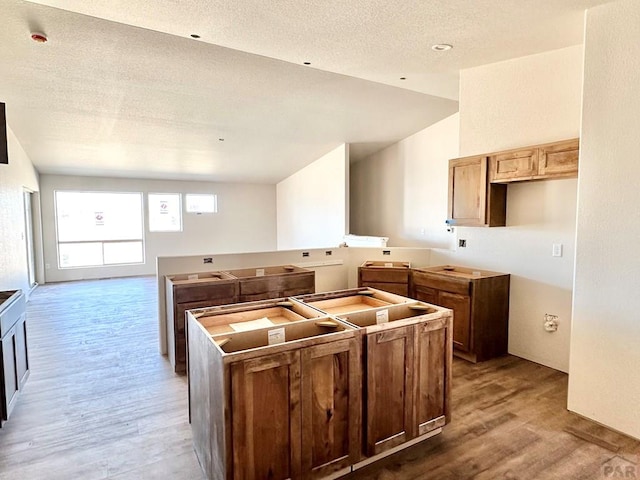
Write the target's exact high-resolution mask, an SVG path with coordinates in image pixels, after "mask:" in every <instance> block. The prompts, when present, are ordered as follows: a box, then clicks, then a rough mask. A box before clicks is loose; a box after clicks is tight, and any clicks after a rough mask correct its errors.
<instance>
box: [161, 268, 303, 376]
mask: <svg viewBox="0 0 640 480" xmlns="http://www.w3.org/2000/svg"><path fill="white" fill-rule="evenodd" d="M314 291H315V272H313V271H312V270H307V269H304V268H300V267H295V266H293V265H280V266H273V267H259V268H245V269H240V270H231V271H224V272H203V273H192V274H184V275H172V276H168V277H166V311H167V339H168V348H167V353H168V356H169V362H170V363H171V365H172V366H173V367H174V371H175V372H176V373H186V371H187V367H186V358H187V355H186V348H187V344H186V340H185V312H186V311H187V310H192V309H199V308H204V307H213V306H217V305H229V304H235V303H238V302H251V301H259V300H266V299H274V298H283V297H288V296H294V295H302V294H307V293H313V292H314Z"/></svg>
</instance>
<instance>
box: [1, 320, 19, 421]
mask: <svg viewBox="0 0 640 480" xmlns="http://www.w3.org/2000/svg"><path fill="white" fill-rule="evenodd" d="M2 371H3V376H4V385H3V387H4V391H3V394H4V395H3V400H4V402H3V403H4V408H3V410H4V412H3V413H4V420H6V419H7V418H9V415H11V410H13V407H14V406H15V400H16V398H17V395H18V376H17V370H16V335H15V327H14V328H12V329H11V330H9V332H7V334H6V335H5V336H4V338H3V339H2Z"/></svg>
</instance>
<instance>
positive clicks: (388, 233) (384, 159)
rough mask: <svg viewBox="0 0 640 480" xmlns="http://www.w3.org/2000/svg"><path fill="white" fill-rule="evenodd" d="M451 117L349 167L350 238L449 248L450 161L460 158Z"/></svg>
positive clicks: (455, 117) (454, 117) (455, 119)
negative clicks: (447, 219)
mask: <svg viewBox="0 0 640 480" xmlns="http://www.w3.org/2000/svg"><path fill="white" fill-rule="evenodd" d="M459 122H460V117H459V115H458V114H457V113H456V114H453V115H451V116H449V117H447V118H445V119H443V120H441V121H439V122H437V123H435V124H433V125H431V126H429V127H427V128H425V129H423V130H421V131H419V132H418V133H415V134H414V135H411V136H410V137H407V138H405V139H404V140H401V141H400V142H398V143H395V144H393V145H391V146H389V147H387V148H385V149H384V150H381V151H380V152H377V153H375V154H373V155H371V156H369V157H367V158H365V159H363V160H360V161H358V162H355V163H353V164H351V175H350V194H351V215H350V218H351V228H350V233H354V234H358V235H373V236H384V237H389V242H388V245H392V246H394V247H403V246H423V247H432V248H435V247H440V248H449V247H450V244H451V236H450V235H449V234H448V233H447V231H446V227H445V220H446V218H447V185H448V184H447V175H448V173H447V172H448V164H447V162H448V160H449V159H450V158H454V157H457V156H458V142H459V131H458V129H459Z"/></svg>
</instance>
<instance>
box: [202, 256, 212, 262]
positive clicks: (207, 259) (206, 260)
mask: <svg viewBox="0 0 640 480" xmlns="http://www.w3.org/2000/svg"><path fill="white" fill-rule="evenodd" d="M202 263H213V257H204V258H203V259H202Z"/></svg>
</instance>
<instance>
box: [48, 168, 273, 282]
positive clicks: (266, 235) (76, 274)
mask: <svg viewBox="0 0 640 480" xmlns="http://www.w3.org/2000/svg"><path fill="white" fill-rule="evenodd" d="M40 185H41V195H40V197H41V204H42V223H43V238H44V262H45V267H46V266H48V267H49V268H46V269H45V273H46V281H47V282H59V281H69V280H83V279H94V278H110V277H125V276H134V275H152V274H155V273H156V258H157V257H159V256H167V255H199V254H202V253H206V254H212V253H215V254H220V253H243V252H257V251H270V250H274V249H275V247H276V195H275V194H276V192H275V185H263V184H234V183H213V182H189V181H174V180H144V179H126V178H102V177H100V178H98V177H80V176H65V175H42V176H41V179H40ZM56 190H80V191H95V192H99V191H106V192H141V193H143V206H144V210H143V217H144V226H145V233H144V252H145V262H144V263H142V264H136V265H113V266H104V267H94V268H92V267H86V268H64V269H61V268H58V259H57V249H56V226H55V203H54V193H55V191H56ZM148 193H181V194H185V193H214V194H216V195H217V196H218V213H215V214H202V215H196V214H191V213H186V212H185V211H184V208H183V210H182V225H183V230H182V231H181V232H149V228H148V227H149V224H148V212H147V195H146V194H148ZM183 205H184V198H183Z"/></svg>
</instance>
